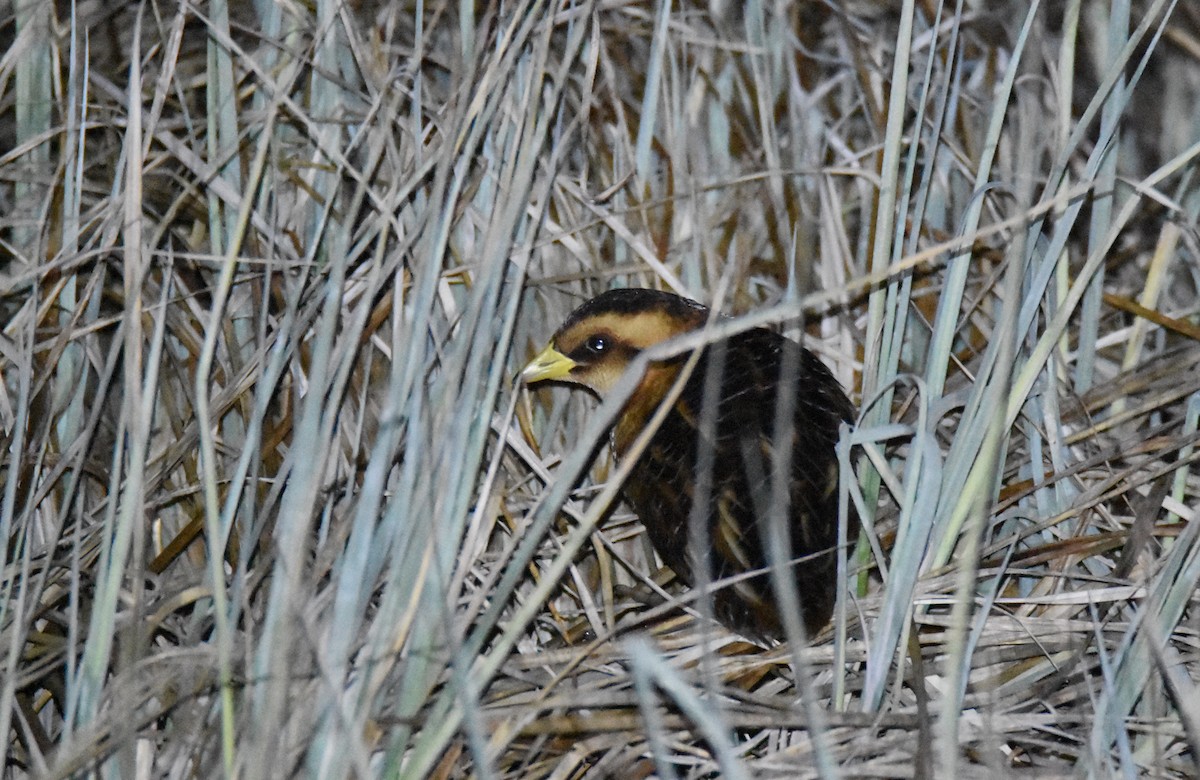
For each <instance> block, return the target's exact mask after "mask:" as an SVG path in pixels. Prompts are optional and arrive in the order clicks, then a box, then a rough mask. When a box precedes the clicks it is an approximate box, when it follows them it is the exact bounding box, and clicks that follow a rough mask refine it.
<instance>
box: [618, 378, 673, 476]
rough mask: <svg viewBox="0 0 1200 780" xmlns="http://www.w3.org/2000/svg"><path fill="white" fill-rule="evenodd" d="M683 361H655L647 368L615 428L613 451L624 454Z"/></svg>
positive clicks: (665, 393) (668, 387)
mask: <svg viewBox="0 0 1200 780" xmlns="http://www.w3.org/2000/svg"><path fill="white" fill-rule="evenodd" d="M681 365H682V364H681V363H679V362H672V363H655V364H652V365H651V366H650V367H649V368H647V369H646V375H645V376H644V377H642V381H641V382H640V383H639V384H638V386H637V389H636V390H634V391H633V394H632V395H631V396H630V397H629V401H628V402H627V403H626V404H625V408H624V410H622V412H621V417H620V418H619V419H618V420H617V424H616V427H615V428H613V437H612V444H613V452H614V453H615V454H616V456H617V458H618V459H620V458H623V457H625V455H626V454H627V453H628V452H629V450H630V448H631V447H632V446H633V443H634V441H635V440H636V439H637V437H638V434H639V433H641V432H642V431H643V430H645V428H646V426H647V425H648V424H649V422H650V419H651V418H652V417H653V416H654V412H655V410H657V409H658V407H659V405H660V404H661V403H662V400H663V399H664V398H666V396H667V393H669V392H670V390H671V385H673V384H674V382H675V378H676V377H678V376H679V369H680V366H681Z"/></svg>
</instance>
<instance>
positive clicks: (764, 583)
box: [625, 329, 857, 638]
mask: <svg viewBox="0 0 1200 780" xmlns="http://www.w3.org/2000/svg"><path fill="white" fill-rule="evenodd" d="M724 347H725V348H724V349H721V348H720V347H710V348H709V349H708V350H707V351H706V352H705V353H704V355H702V357H701V360H700V361H699V363H698V364H697V366H696V369H695V371H694V372H693V374H692V376H691V377H690V378H689V380H688V382H687V384H686V385H685V387H684V390H683V393H682V395H681V396H680V399H679V401H678V403H677V404H676V406H675V408H674V409H673V410H672V412H671V413H670V414H669V415H668V416H667V417H666V419H665V420H664V422H663V425H662V427H661V428H660V429H659V430H658V432H657V433H656V434H655V435H654V437H653V438H652V439H651V441H650V444H649V446H648V447H647V449H646V451H645V452H644V453H643V455H642V457H641V458H640V459H639V462H638V463H637V464H636V465H635V467H634V469H633V471H632V472H631V474H630V477H629V480H628V481H627V483H626V485H625V493H626V497H627V498H628V500H629V502H630V504H631V505H632V506H633V508H634V510H635V511H636V512H637V514H638V516H639V517H641V519H642V522H643V523H644V524H645V526H646V529H647V533H648V534H649V537H650V540H651V542H652V543H653V544H654V547H655V549H657V550H658V552H659V555H661V556H662V558H663V561H664V562H665V563H666V564H667V565H668V566H670V567H671V568H672V569H673V570H674V571H675V573H676V574H678V575H679V576H680V578H681V579H683V580H684V581H685V582H687V583H689V584H694V583H695V582H696V581H697V579H698V577H696V572H697V563H696V561H695V560H693V557H692V556H691V555H690V553H689V550H688V545H687V538H688V527H689V516H690V513H691V510H692V504H693V502H694V501H696V500H697V499H699V500H701V501H703V502H704V503H705V504H706V506H707V511H706V514H707V518H706V524H707V528H708V536H709V544H708V545H705V546H704V548H705V549H708V550H711V552H710V554H709V561H710V578H711V579H712V580H717V579H723V578H726V577H730V576H733V575H736V574H740V573H743V572H747V571H751V570H765V569H766V567H767V566H768V564H769V558H768V556H767V555H766V546H765V540H766V539H767V534H768V528H767V526H766V522H767V521H766V520H765V517H766V516H767V515H768V514H769V512H768V511H767V508H768V507H769V506H770V496H771V489H770V488H771V486H770V478H769V476H768V475H769V474H770V471H771V468H772V457H771V456H772V447H773V441H774V437H775V436H776V435H777V428H776V423H775V416H776V402H777V398H778V394H779V393H780V392H789V393H792V394H793V396H792V398H793V400H794V413H793V414H792V421H791V425H790V426H788V427H790V429H791V430H790V431H787V433H786V437H787V440H788V441H790V442H791V443H792V454H791V468H790V470H789V474H790V480H789V483H788V490H787V496H788V507H787V511H786V515H785V516H786V518H787V522H788V530H789V532H790V536H791V545H792V549H791V555H790V559H792V560H795V559H797V558H803V559H804V560H803V562H801V563H800V564H799V565H797V566H795V567H794V571H795V574H796V585H797V589H798V591H799V594H800V598H801V603H802V609H803V619H804V624H805V627H806V630H807V631H808V632H809V633H810V634H812V633H815V632H817V631H819V630H820V629H821V628H822V627H824V625H825V624H826V623H827V622H828V621H829V617H830V615H831V614H832V610H833V600H834V594H835V588H834V587H833V583H834V580H835V573H836V566H837V563H836V560H837V559H836V555H835V554H834V547H835V545H836V543H837V515H838V493H837V478H838V477H837V475H838V471H837V457H836V453H835V445H836V444H837V440H838V430H839V426H840V424H841V423H842V421H843V420H846V421H849V420H851V418H852V415H853V407H852V405H851V404H850V401H849V400H848V399H847V398H846V395H845V393H844V392H843V390H842V388H841V386H840V385H839V384H838V382H837V380H836V379H834V377H833V376H832V374H830V372H829V370H828V369H827V368H826V367H825V365H824V364H823V363H821V361H820V360H819V359H817V358H816V356H814V355H813V354H812V353H811V352H809V351H808V350H806V349H803V348H801V347H800V346H799V345H797V344H795V343H794V342H792V341H790V340H788V339H785V338H783V337H781V336H779V335H778V334H775V333H773V332H771V331H768V330H763V329H755V330H751V331H747V332H745V333H742V334H739V335H737V336H734V337H732V338H731V339H729V341H728V342H727V343H726V344H725V345H724ZM722 357H723V370H722V373H721V383H720V388H721V390H720V393H719V396H720V400H719V403H718V405H717V410H716V415H717V416H716V420H715V436H714V437H713V438H711V439H709V438H706V437H702V436H701V428H702V419H703V417H702V415H703V414H704V387H705V375H706V372H707V371H709V370H712V369H713V368H714V367H715V365H716V361H717V359H719V358H722ZM785 358H786V359H785ZM789 364H790V365H791V367H792V368H793V369H794V375H793V376H791V377H786V376H781V371H782V369H783V367H784V366H785V365H789ZM710 430H712V428H711V427H710ZM705 448H711V456H712V457H711V464H712V471H711V477H710V485H711V490H710V491H708V495H707V496H696V495H695V493H696V489H697V488H696V485H697V463H698V462H700V461H701V456H702V453H703V450H704V449H705ZM851 521H852V524H853V527H852V528H851V529H850V531H851V534H852V535H853V534H856V533H857V519H856V518H854V517H852V518H851ZM776 604H777V599H776V598H775V596H774V594H773V592H772V590H771V586H770V580H769V577H768V576H767V575H765V574H764V575H762V576H758V577H755V578H753V579H750V580H746V581H743V582H742V583H739V584H736V585H732V586H727V587H724V588H722V589H721V590H719V591H718V592H717V593H716V594H715V595H714V609H715V611H716V615H715V616H716V617H717V619H719V620H721V621H722V622H723V623H725V624H726V625H729V626H731V627H733V628H736V629H738V630H740V631H742V632H744V633H747V634H749V635H753V636H760V637H768V638H778V637H780V636H781V635H782V626H781V621H780V617H779V614H778V609H777V607H776Z"/></svg>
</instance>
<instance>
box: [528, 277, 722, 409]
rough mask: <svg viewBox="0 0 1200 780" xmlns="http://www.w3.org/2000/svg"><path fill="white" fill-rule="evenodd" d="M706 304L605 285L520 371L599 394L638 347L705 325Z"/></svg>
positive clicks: (608, 387) (622, 370) (534, 379)
mask: <svg viewBox="0 0 1200 780" xmlns="http://www.w3.org/2000/svg"><path fill="white" fill-rule="evenodd" d="M707 317H708V309H706V308H705V307H703V306H701V305H700V304H698V303H696V302H695V301H691V300H688V299H687V298H681V297H680V296H678V295H672V294H671V293H665V292H659V291H658V290H642V289H622V290H609V291H608V292H606V293H603V294H601V295H598V296H596V297H595V298H593V299H591V300H590V301H588V302H587V303H585V304H583V305H582V306H580V307H579V308H578V309H576V310H575V311H574V312H572V313H571V316H569V317H567V320H566V322H564V323H563V325H562V327H561V328H559V329H558V331H557V332H556V333H555V334H554V337H553V338H551V339H550V343H549V344H547V345H546V348H545V349H543V350H542V351H541V352H540V353H538V355H537V357H535V358H534V359H533V360H531V361H530V362H529V365H527V366H525V368H524V369H523V370H522V371H521V379H522V380H523V381H524V382H526V383H527V384H532V383H534V382H542V381H546V380H557V381H559V382H569V383H571V384H577V385H582V386H584V387H586V388H588V389H590V390H591V391H593V392H594V393H596V394H597V395H599V396H601V397H603V396H604V395H605V394H606V393H607V392H608V391H609V390H611V389H612V388H613V386H614V385H616V383H617V380H619V379H620V378H621V375H622V374H623V373H625V370H626V369H627V368H628V367H629V364H630V362H631V361H632V360H633V359H634V357H636V356H637V354H638V353H639V352H641V351H642V350H644V349H648V348H649V347H652V346H654V345H655V344H659V343H661V342H663V341H666V340H667V339H670V338H673V337H675V336H678V335H680V334H683V333H687V332H688V331H691V330H695V329H696V328H699V327H701V326H702V325H704V322H705V320H706V318H707Z"/></svg>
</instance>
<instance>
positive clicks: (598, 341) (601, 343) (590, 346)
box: [584, 336, 608, 355]
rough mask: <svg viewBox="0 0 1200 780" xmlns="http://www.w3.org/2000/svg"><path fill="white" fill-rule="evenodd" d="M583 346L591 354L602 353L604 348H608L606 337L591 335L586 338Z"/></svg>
mask: <svg viewBox="0 0 1200 780" xmlns="http://www.w3.org/2000/svg"><path fill="white" fill-rule="evenodd" d="M584 346H585V347H586V348H587V351H588V352H591V353H592V354H593V355H600V354H603V353H604V351H605V350H606V349H608V339H606V338H604V337H603V336H592V337H591V338H590V339H588V340H587V342H586V343H585V344H584Z"/></svg>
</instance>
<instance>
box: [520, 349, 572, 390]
mask: <svg viewBox="0 0 1200 780" xmlns="http://www.w3.org/2000/svg"><path fill="white" fill-rule="evenodd" d="M573 368H575V361H574V360H571V358H569V357H567V356H566V355H564V354H563V353H561V352H559V351H558V350H557V349H555V348H554V345H553V344H547V345H546V348H545V349H543V350H542V351H541V352H539V353H538V354H537V357H535V358H534V359H533V360H531V361H529V365H527V366H525V368H523V369H521V381H522V382H524V383H525V384H532V383H534V382H541V381H544V380H546V379H562V378H563V377H565V376H567V374H570V373H571V369H573Z"/></svg>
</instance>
